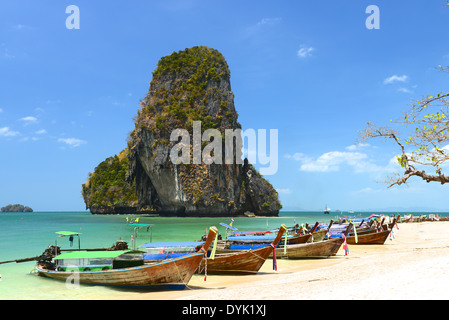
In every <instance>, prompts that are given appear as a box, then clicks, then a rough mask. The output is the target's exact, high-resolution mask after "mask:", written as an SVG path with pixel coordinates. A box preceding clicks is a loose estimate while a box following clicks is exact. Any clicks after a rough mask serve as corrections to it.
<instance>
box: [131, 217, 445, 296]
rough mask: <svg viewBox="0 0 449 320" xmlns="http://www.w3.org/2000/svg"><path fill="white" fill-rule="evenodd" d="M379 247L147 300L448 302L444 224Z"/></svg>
mask: <svg viewBox="0 0 449 320" xmlns="http://www.w3.org/2000/svg"><path fill="white" fill-rule="evenodd" d="M398 226H399V230H397V229H396V228H395V229H394V237H395V239H393V240H390V239H388V240H387V241H386V242H385V244H384V245H350V246H349V255H348V256H346V257H345V256H344V252H343V250H342V249H340V251H339V252H338V254H337V256H336V257H332V258H329V259H319V260H282V259H278V271H273V270H272V269H273V268H272V260H271V259H269V260H267V261H266V262H265V264H264V265H263V267H262V269H261V270H260V272H259V273H258V274H257V275H250V276H216V275H208V277H207V281H204V275H195V276H194V277H193V278H192V279H191V281H190V282H189V285H188V288H186V289H185V290H182V291H164V292H151V293H139V294H136V295H132V296H130V297H128V298H132V299H148V300H155V299H160V300H174V299H186V300H239V299H245V300H304V299H342V300H348V299H401V300H402V299H404V300H410V299H449V232H448V227H449V222H421V223H402V224H399V225H398Z"/></svg>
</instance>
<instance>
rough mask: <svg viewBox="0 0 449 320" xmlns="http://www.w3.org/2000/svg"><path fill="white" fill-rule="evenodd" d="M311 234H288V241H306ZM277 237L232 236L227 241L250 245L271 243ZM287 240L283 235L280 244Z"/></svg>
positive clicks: (293, 242)
mask: <svg viewBox="0 0 449 320" xmlns="http://www.w3.org/2000/svg"><path fill="white" fill-rule="evenodd" d="M311 236H312V235H311V234H295V235H288V236H287V243H288V244H299V243H306V242H307V241H308V240H309V239H310V237H311ZM275 238H276V235H274V234H273V235H272V234H269V235H260V236H259V235H247V236H230V237H228V238H227V240H226V243H227V244H228V245H229V244H233V245H239V244H240V245H248V244H256V245H258V244H270V243H271V242H273V241H274V239H275ZM284 241H285V237H283V238H282V239H281V241H280V243H279V244H280V245H283V244H284Z"/></svg>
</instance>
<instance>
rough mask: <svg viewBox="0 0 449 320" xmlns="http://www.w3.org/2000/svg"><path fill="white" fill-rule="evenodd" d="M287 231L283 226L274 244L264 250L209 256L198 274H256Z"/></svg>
mask: <svg viewBox="0 0 449 320" xmlns="http://www.w3.org/2000/svg"><path fill="white" fill-rule="evenodd" d="M286 230H287V227H286V226H285V225H282V226H281V228H280V229H279V232H278V233H277V236H276V238H275V239H274V240H273V242H272V243H270V245H268V246H265V247H262V248H258V249H254V250H252V249H250V250H242V251H235V250H226V249H222V250H219V251H218V253H216V254H215V255H214V256H213V257H212V256H209V257H208V258H207V259H203V260H202V261H201V263H200V268H199V271H198V272H199V273H202V272H203V271H204V272H205V273H207V274H255V273H257V272H258V271H259V269H260V268H261V267H262V265H263V264H264V262H265V260H267V258H268V256H269V255H270V253H272V251H273V250H274V248H275V247H276V246H277V245H278V243H279V241H280V240H281V238H282V236H283V234H284V232H285V231H286ZM212 250H213V249H212Z"/></svg>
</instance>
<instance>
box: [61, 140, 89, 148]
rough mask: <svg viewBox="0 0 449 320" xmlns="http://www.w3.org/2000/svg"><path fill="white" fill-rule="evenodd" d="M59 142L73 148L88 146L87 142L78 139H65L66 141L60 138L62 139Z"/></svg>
mask: <svg viewBox="0 0 449 320" xmlns="http://www.w3.org/2000/svg"><path fill="white" fill-rule="evenodd" d="M58 142H62V143H65V144H67V145H69V146H71V147H73V148H76V147H79V146H81V145H82V144H86V143H87V141H84V140H80V139H76V138H65V139H63V138H60V139H58Z"/></svg>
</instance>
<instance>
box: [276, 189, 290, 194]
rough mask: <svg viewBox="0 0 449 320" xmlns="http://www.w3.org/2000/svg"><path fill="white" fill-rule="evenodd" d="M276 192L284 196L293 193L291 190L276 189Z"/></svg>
mask: <svg viewBox="0 0 449 320" xmlns="http://www.w3.org/2000/svg"><path fill="white" fill-rule="evenodd" d="M276 191H277V192H278V193H282V194H291V193H292V191H291V190H290V189H276Z"/></svg>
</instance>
